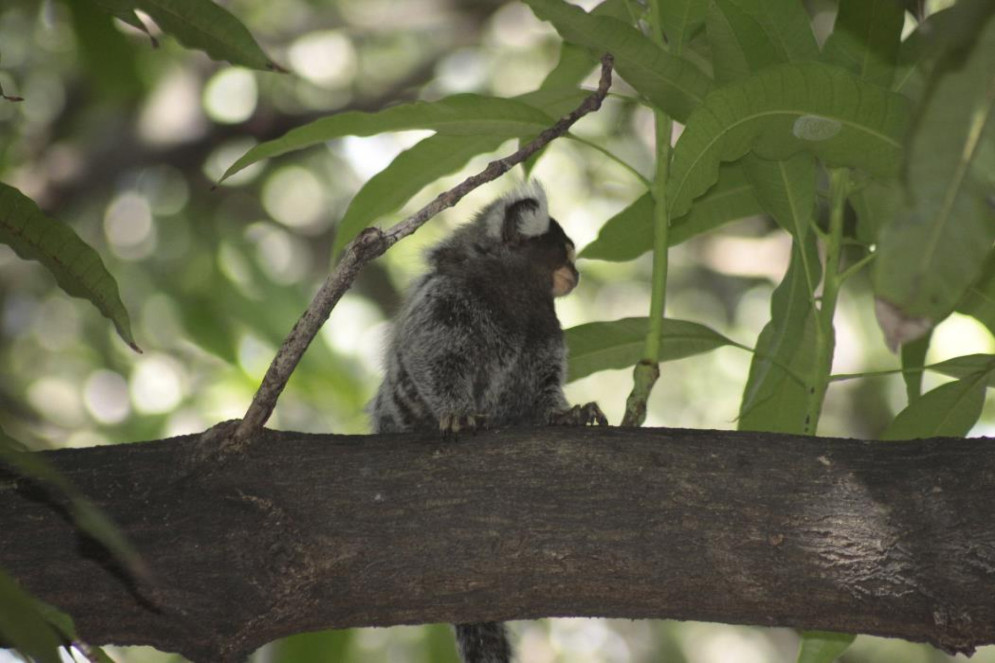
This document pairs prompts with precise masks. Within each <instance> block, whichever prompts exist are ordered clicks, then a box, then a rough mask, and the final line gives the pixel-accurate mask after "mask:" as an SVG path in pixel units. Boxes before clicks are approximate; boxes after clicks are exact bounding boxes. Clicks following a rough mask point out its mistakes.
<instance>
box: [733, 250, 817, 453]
mask: <svg viewBox="0 0 995 663" xmlns="http://www.w3.org/2000/svg"><path fill="white" fill-rule="evenodd" d="M818 264H819V263H818V256H817V254H816V248H815V240H814V238H813V236H812V235H811V234H810V235H808V237H807V239H806V240H805V242H804V244H800V243H799V242H798V240H796V241H795V244H794V249H793V251H792V256H791V264H790V265H789V266H788V271H787V273H786V274H785V275H784V279H783V280H782V281H781V283H780V285H778V286H777V288H775V289H774V294H773V296H772V297H771V319H770V322H768V323H767V325H766V326H764V328H763V331H761V332H760V336H759V338H757V345H756V352H755V354H754V355H753V362H752V363H751V364H750V374H749V376H748V378H747V380H746V386H745V388H744V389H743V400H742V405H741V406H740V416H739V429H740V430H755V431H770V432H774V433H799V434H812V433H813V432H814V431H813V428H814V426H813V425H812V422H810V421H807V420H806V419H805V412H806V410H807V407H806V406H807V403H808V398H809V389H810V387H811V385H812V384H814V382H815V376H814V375H813V372H814V371H815V370H817V367H816V365H815V353H813V352H812V348H813V347H815V334H816V325H817V324H818V322H817V320H816V313H815V310H814V308H813V307H812V287H813V283H812V282H811V280H810V278H809V276H807V275H806V270H813V271H814V270H815V269H817V268H818ZM785 368H787V369H788V370H790V373H789V372H788V370H785ZM799 380H800V381H799Z"/></svg>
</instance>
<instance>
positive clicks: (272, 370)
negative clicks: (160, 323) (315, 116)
mask: <svg viewBox="0 0 995 663" xmlns="http://www.w3.org/2000/svg"><path fill="white" fill-rule="evenodd" d="M612 64H613V58H612V56H611V54H608V53H606V54H605V55H604V56H602V58H601V79H600V81H599V82H598V89H597V90H595V91H594V92H593V93H592V94H591V95H590V96H588V97H587V98H585V99H584V101H583V102H582V103H581V104H580V106H578V107H577V108H576V109H575V110H574V111H573V112H571V113H570V114H569V115H566V116H564V117H562V118H561V119H560V120H558V121H557V122H556V124H554V125H553V126H552V127H550V128H549V129H546V130H545V131H543V132H542V133H541V134H539V135H538V136H537V137H536V138H535V139H534V140H532V141H531V142H530V143H528V144H526V145H525V146H523V147H522V148H520V149H519V150H518V151H516V152H515V153H513V154H510V155H508V156H506V157H503V158H501V159H496V160H494V161H492V162H490V163H489V164H487V167H486V168H484V169H483V170H482V171H480V172H479V173H477V174H476V175H473V176H471V177H468V178H467V179H465V180H464V181H462V182H460V183H459V184H458V185H456V186H455V187H453V188H452V189H449V190H448V191H446V192H444V193H441V194H439V195H438V196H437V197H436V198H435V199H434V200H433V201H432V202H430V203H429V204H428V205H425V207H423V208H421V209H420V210H418V212H417V213H415V214H414V215H412V216H410V217H408V218H407V219H405V220H404V221H401V222H400V223H398V224H397V225H395V226H394V227H393V228H391V229H390V230H388V231H386V232H385V231H382V230H379V229H377V228H367V229H366V230H364V231H363V232H361V233H360V234H359V236H358V237H356V239H354V240H353V241H352V242H351V243H350V244H349V246H348V247H346V250H345V251H344V252H343V254H342V260H341V261H340V262H339V264H338V266H337V267H336V268H335V271H333V272H332V273H331V274H329V276H328V278H327V279H325V283H324V284H323V285H322V286H321V289H320V290H318V293H317V294H316V295H315V296H314V299H313V300H312V301H311V304H310V305H309V306H308V308H307V310H306V311H304V314H303V315H302V316H301V318H300V319H299V320H298V321H297V324H295V325H294V327H293V329H291V330H290V334H288V335H287V338H286V339H284V341H283V343H282V344H281V345H280V348H279V350H277V352H276V356H275V357H274V358H273V361H272V363H271V364H270V366H269V369H267V371H266V375H265V376H264V377H263V381H262V383H261V384H260V385H259V389H258V391H256V395H255V396H253V398H252V404H251V405H250V406H249V409H248V410H247V411H246V413H245V416H244V417H243V418H242V420H241V422H239V424H238V427H237V428H236V429H235V432H234V434H233V437H232V440H231V442H232V444H234V446H236V447H239V446H241V445H243V444H244V442H245V441H246V440H248V439H249V438H250V437H252V436H253V435H254V434H256V433H258V432H259V431H260V430H261V429H262V427H263V426H264V425H265V424H266V421H267V420H268V419H269V417H270V414H272V412H273V408H274V407H276V401H277V399H278V398H279V397H280V394H281V393H282V392H283V389H284V387H285V386H286V385H287V381H288V380H289V379H290V376H291V374H292V373H293V372H294V369H295V368H297V364H298V363H299V362H300V360H301V357H302V356H303V355H304V351H305V350H307V348H308V346H309V345H310V344H311V341H312V340H314V337H315V335H317V333H318V330H320V329H321V326H322V325H323V324H325V321H326V320H328V316H329V315H331V312H332V309H333V308H335V305H336V304H337V303H338V301H339V299H341V298H342V295H343V294H345V292H346V290H348V289H349V286H350V285H352V282H353V280H355V278H356V276H357V275H358V274H359V271H360V270H361V269H362V268H363V266H364V265H366V263H368V262H370V261H371V260H373V259H375V258H378V257H380V256H381V255H383V254H384V253H385V252H386V251H387V249H389V248H390V247H391V246H393V245H394V244H396V243H397V242H398V241H400V240H401V239H403V238H405V237H407V236H408V235H411V234H412V233H414V232H415V231H416V230H418V229H419V228H421V227H422V226H423V225H425V223H426V222H427V221H428V220H429V219H431V218H432V217H433V216H435V215H436V214H438V213H439V212H441V211H442V210H444V209H446V208H448V207H452V206H453V205H455V204H456V203H458V202H459V201H460V200H461V199H462V198H463V196H465V195H466V194H468V193H470V192H471V191H473V190H474V189H476V188H477V187H479V186H480V185H482V184H485V183H487V182H491V181H493V180H495V179H497V178H498V177H500V176H501V175H503V174H504V173H506V172H508V171H509V170H511V169H512V168H513V167H514V166H516V165H518V164H519V163H522V162H523V161H525V160H526V159H528V158H529V157H530V156H532V155H533V154H535V153H536V152H538V151H539V150H541V149H542V148H543V147H545V146H546V145H548V144H549V143H550V142H551V141H552V140H554V139H555V138H559V137H560V136H562V135H564V134H565V133H566V132H567V131H568V130H569V129H570V127H571V126H573V124H574V123H575V122H576V121H577V120H579V119H580V118H581V117H583V116H584V115H587V114H588V113H590V112H592V111H595V110H597V109H598V108H600V107H601V102H602V101H604V98H605V96H606V95H607V94H608V88H609V87H611V76H612Z"/></svg>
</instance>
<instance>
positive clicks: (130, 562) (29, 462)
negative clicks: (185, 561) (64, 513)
mask: <svg viewBox="0 0 995 663" xmlns="http://www.w3.org/2000/svg"><path fill="white" fill-rule="evenodd" d="M0 463H2V464H4V465H6V466H8V467H9V468H11V469H12V470H13V471H14V472H16V473H17V474H19V475H21V476H24V477H27V478H28V479H31V480H33V481H37V482H39V483H42V484H45V485H47V486H49V487H51V488H54V489H55V490H57V491H58V492H59V493H61V494H62V495H63V496H65V497H66V499H67V500H68V502H69V505H68V507H69V508H68V511H69V515H70V516H71V517H72V519H73V522H74V523H75V524H76V527H78V528H79V529H80V531H82V532H84V533H85V534H87V535H89V536H90V537H92V538H93V539H95V540H96V541H98V542H100V543H101V544H102V545H103V546H104V547H105V548H107V550H108V551H109V552H110V553H111V554H112V555H113V556H114V557H115V559H117V560H118V561H119V562H120V563H121V564H122V566H124V567H126V568H128V569H129V570H130V571H131V572H132V573H134V574H135V575H136V576H144V575H146V574H147V571H146V569H145V566H144V563H143V562H142V559H141V557H140V556H139V555H138V551H137V550H135V548H134V547H133V546H132V545H131V543H129V542H128V540H127V539H126V538H125V537H124V534H122V533H121V530H119V529H118V528H117V526H116V525H114V523H112V522H111V521H110V519H109V518H107V516H106V515H105V514H104V512H103V511H101V510H100V509H98V508H97V507H96V506H95V505H94V504H93V503H92V502H91V501H90V500H89V499H87V498H86V497H84V496H83V494H82V493H80V492H79V490H78V489H77V488H76V487H75V486H73V485H72V483H70V482H69V480H68V479H66V478H65V477H64V476H63V475H62V474H61V473H60V472H58V471H57V470H56V469H55V468H54V467H52V465H50V464H49V463H48V461H46V460H45V458H44V457H43V456H42V455H41V454H38V453H32V452H30V451H28V450H27V449H26V448H25V447H24V445H23V444H21V443H20V442H19V441H17V440H15V439H14V438H12V437H10V436H9V435H7V433H6V432H4V430H3V429H2V428H0Z"/></svg>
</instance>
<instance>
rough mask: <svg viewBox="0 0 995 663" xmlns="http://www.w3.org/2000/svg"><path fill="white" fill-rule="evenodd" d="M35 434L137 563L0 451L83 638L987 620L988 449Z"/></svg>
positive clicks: (993, 477) (189, 647)
mask: <svg viewBox="0 0 995 663" xmlns="http://www.w3.org/2000/svg"><path fill="white" fill-rule="evenodd" d="M217 437H218V436H204V437H198V436H190V437H183V438H175V439H171V440H160V441H153V442H144V443H135V444H127V445H121V446H113V447H101V448H93V449H85V450H64V451H55V452H47V453H46V456H47V457H48V458H49V459H50V460H51V461H52V462H53V463H54V464H55V465H56V466H57V467H58V468H59V469H61V470H62V471H63V472H64V473H65V474H66V475H68V477H69V478H70V479H71V480H72V481H73V482H74V483H75V484H76V485H77V486H78V487H79V488H80V489H81V490H82V491H83V492H84V493H85V494H87V495H88V496H90V497H91V498H92V499H93V500H94V501H95V502H96V503H97V504H99V505H100V506H102V507H103V508H104V509H106V510H107V512H108V513H109V514H110V515H111V516H112V518H113V519H114V520H115V521H116V522H117V523H118V524H119V525H120V526H121V527H122V528H123V530H124V531H125V533H126V534H127V535H128V536H129V537H130V538H131V540H132V541H133V542H134V544H135V545H136V546H137V548H138V549H139V551H140V552H141V553H142V555H143V556H144V559H145V562H146V564H147V565H148V566H149V567H150V569H151V571H152V573H153V574H154V577H155V584H154V586H152V587H140V586H136V585H135V584H134V583H132V582H130V581H129V580H128V578H127V577H126V576H125V574H123V573H122V572H121V571H120V569H117V568H115V566H114V564H113V563H111V562H110V561H109V560H108V558H107V556H106V554H104V553H103V552H102V550H101V549H100V548H99V546H97V545H96V544H95V543H93V542H92V541H86V540H82V539H81V538H80V536H79V535H78V534H77V533H76V532H75V531H74V529H73V527H72V526H71V525H70V524H69V522H68V519H67V518H66V517H65V513H64V510H63V509H61V508H60V507H59V505H58V498H55V497H54V496H52V495H49V494H47V493H45V492H44V491H43V490H41V489H39V488H38V487H37V486H36V485H33V484H31V483H30V482H29V481H27V480H25V479H19V478H16V477H14V476H13V475H11V474H7V473H4V472H3V471H2V470H0V533H2V535H0V566H3V567H4V568H6V569H7V570H8V571H9V572H10V573H11V574H13V575H14V577H16V578H18V579H19V580H20V581H21V582H22V583H23V585H24V586H25V587H26V588H27V589H28V590H29V591H31V592H33V593H35V594H36V595H38V596H39V597H40V598H42V599H44V600H46V601H49V602H51V603H54V604H55V605H57V606H59V607H61V608H63V609H65V610H66V611H68V612H69V613H70V614H72V615H73V616H74V617H75V620H76V625H77V627H78V630H79V632H80V635H81V636H82V637H83V638H84V639H87V640H89V641H91V642H92V643H94V644H105V643H115V644H122V645H124V644H149V645H153V646H155V647H157V648H159V649H162V650H166V651H176V652H180V653H182V654H183V655H185V656H186V657H188V658H190V659H192V660H194V661H211V662H214V661H236V660H239V659H241V658H242V657H244V656H245V655H246V654H248V653H249V652H251V651H252V650H254V649H255V648H257V647H258V646H260V645H262V644H263V643H265V642H268V641H270V640H272V639H274V638H277V637H280V636H284V635H288V634H291V633H297V632H301V631H306V630H314V629H321V628H334V627H343V628H344V627H352V626H372V625H376V626H388V625H392V624H415V623H427V622H456V621H461V622H470V621H491V620H508V619H523V618H525V619H528V618H537V617H545V616H567V615H578V616H605V617H631V618H646V617H661V618H662V617H666V618H676V619H702V620H712V621H721V622H731V623H743V624H762V625H769V626H773V625H780V626H794V627H799V628H805V629H822V630H835V631H845V632H860V633H873V634H878V635H886V636H900V637H903V638H908V639H910V640H918V641H927V642H931V643H933V644H936V645H937V646H940V647H943V648H944V649H947V650H959V651H969V650H971V648H972V647H974V646H977V645H980V644H986V643H991V642H995V602H993V601H992V600H991V591H992V588H993V586H995V518H993V517H992V504H995V447H992V446H991V443H990V442H989V441H988V440H983V439H972V440H957V439H934V440H921V441H913V442H904V443H872V442H862V441H853V440H840V439H829V438H805V437H795V436H785V435H771V434H756V433H735V432H721V431H686V430H672V429H657V430H654V429H618V428H592V429H562V428H547V429H537V430H522V429H520V430H507V431H496V432H487V433H482V434H480V435H477V436H473V437H465V438H462V439H461V440H459V441H457V442H455V443H445V442H442V441H441V440H439V439H436V438H434V437H424V436H417V435H407V436H378V437H358V436H353V437H343V436H332V435H322V436H316V435H304V434H301V433H280V432H273V431H264V432H262V433H261V434H259V435H257V436H256V437H255V438H253V440H252V443H251V444H250V445H249V446H248V447H247V448H246V449H245V450H244V451H242V452H239V453H237V454H223V453H218V450H219V448H220V446H219V445H220V442H219V441H218V439H216V438H217Z"/></svg>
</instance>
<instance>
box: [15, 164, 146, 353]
mask: <svg viewBox="0 0 995 663" xmlns="http://www.w3.org/2000/svg"><path fill="white" fill-rule="evenodd" d="M0 242H2V243H4V244H6V245H8V246H10V248H12V249H14V252H15V253H16V254H17V255H19V256H20V257H21V258H24V259H25V260H36V261H38V262H40V263H41V264H42V265H44V266H45V267H46V268H47V269H48V271H49V272H51V274H52V276H54V277H55V282H56V283H58V284H59V287H60V288H62V290H63V291H65V292H66V294H69V295H72V296H73V297H81V298H83V299H87V300H89V301H90V303H91V304H93V305H94V306H96V307H97V310H99V311H100V312H101V313H102V314H103V315H104V317H106V318H108V319H109V320H110V321H111V322H113V323H114V327H115V329H117V333H118V334H119V335H120V336H121V338H122V339H124V342H125V343H127V344H128V345H129V346H131V347H132V348H133V349H134V350H136V351H137V352H141V350H140V349H139V347H138V345H136V344H135V339H134V337H133V336H132V335H131V321H130V320H129V319H128V311H127V310H125V308H124V304H123V303H122V302H121V296H120V294H119V293H118V289H117V283H116V282H115V281H114V277H113V276H111V274H110V272H108V271H107V268H106V267H104V263H103V261H102V260H101V259H100V255H98V254H97V252H96V251H94V250H93V249H92V248H91V247H90V245H88V244H87V243H86V242H84V241H83V240H81V239H80V238H79V235H77V234H76V233H75V231H73V229H72V228H70V227H69V226H67V225H66V224H64V223H60V222H59V221H55V220H54V219H50V218H49V217H47V216H45V215H44V214H42V211H41V210H40V209H38V206H37V205H36V204H35V203H34V201H33V200H31V199H30V198H28V197H27V196H25V195H24V194H23V193H21V192H20V191H18V190H17V189H15V188H14V187H12V186H8V185H6V184H4V183H2V182H0Z"/></svg>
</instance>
